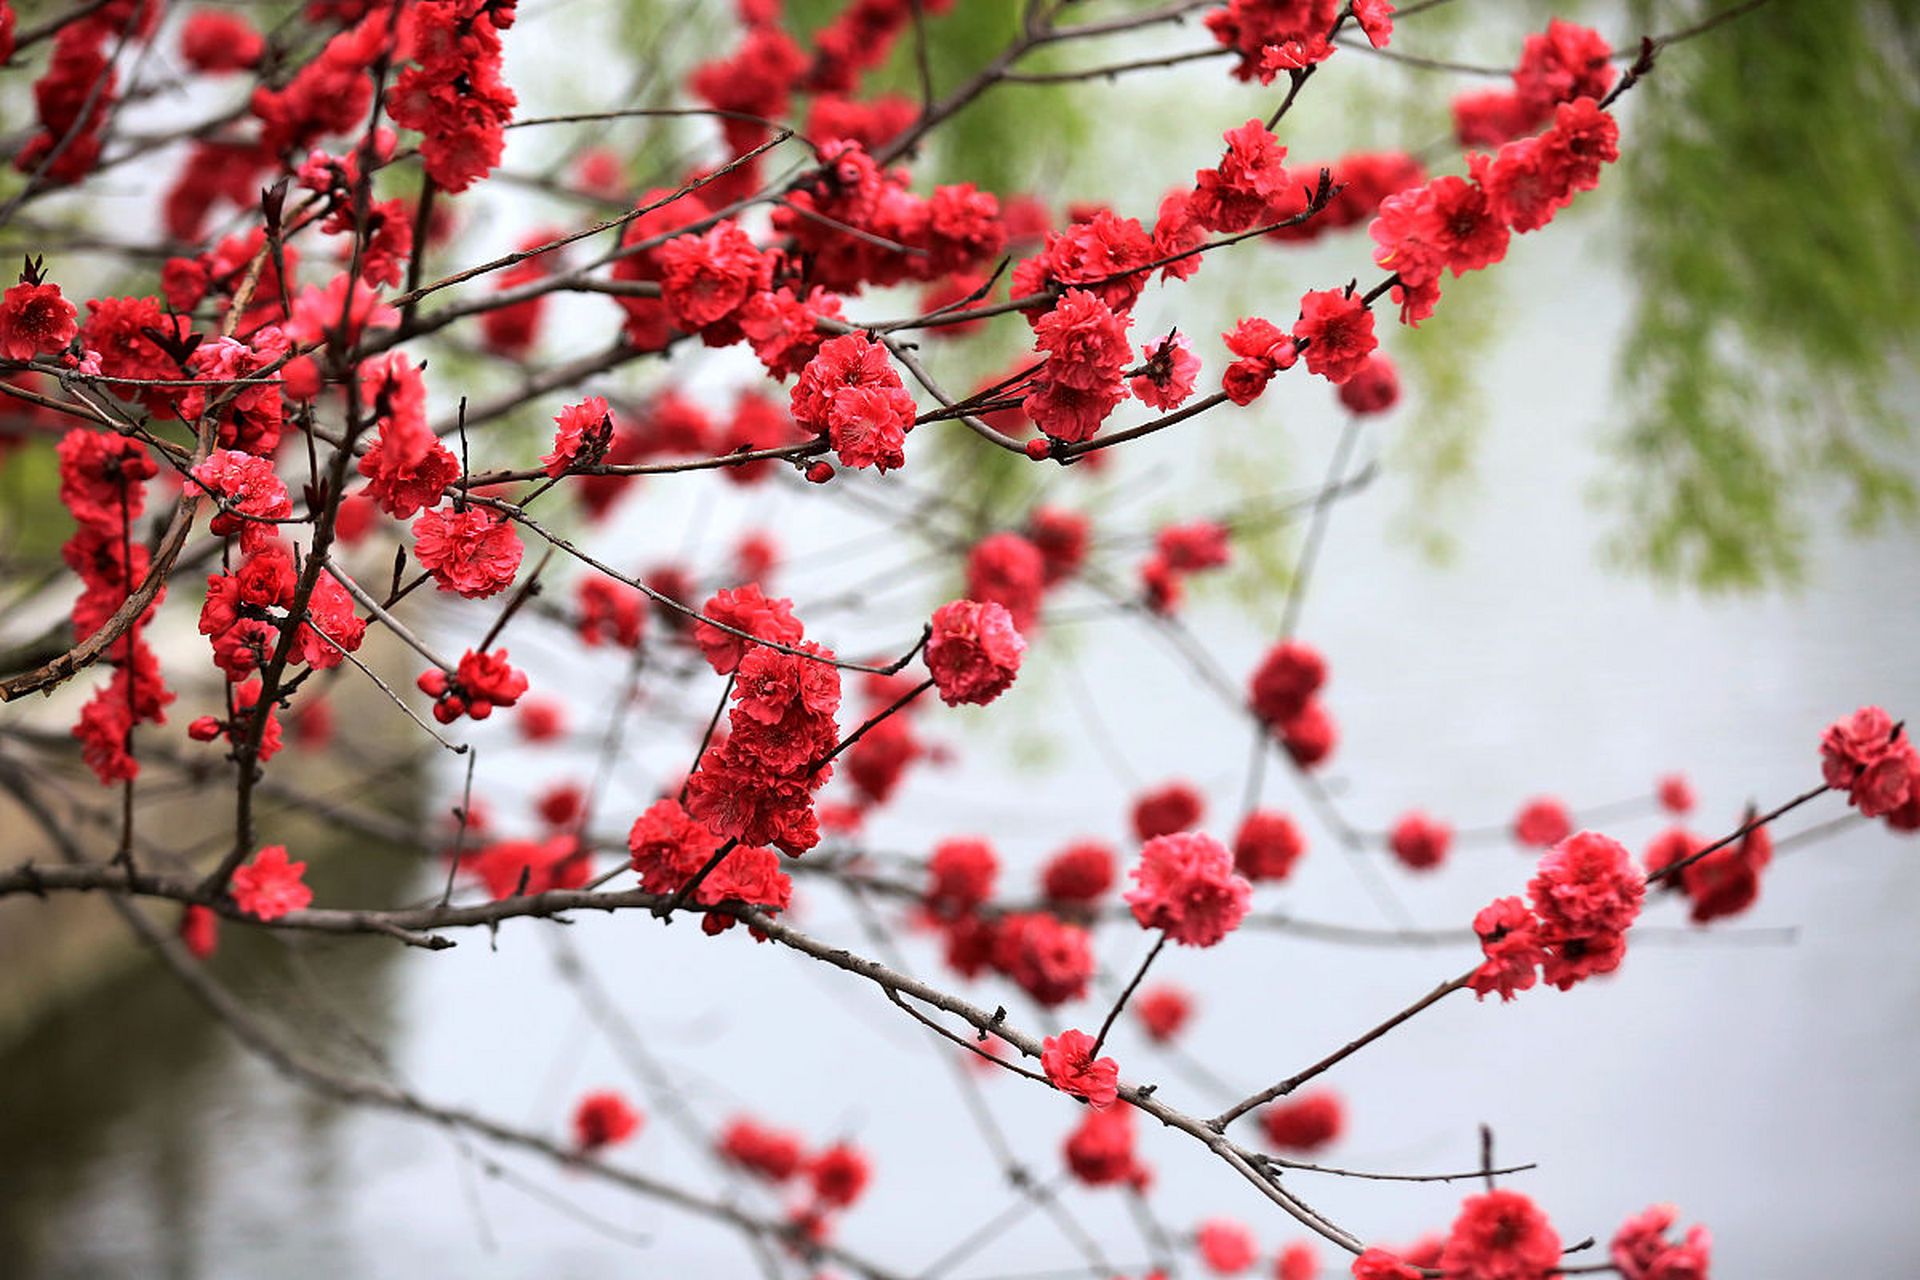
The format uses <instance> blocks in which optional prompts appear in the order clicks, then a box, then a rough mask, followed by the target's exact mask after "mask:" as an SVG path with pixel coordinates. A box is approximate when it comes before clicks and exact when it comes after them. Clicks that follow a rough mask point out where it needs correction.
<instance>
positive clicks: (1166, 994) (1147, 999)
mask: <svg viewBox="0 0 1920 1280" xmlns="http://www.w3.org/2000/svg"><path fill="white" fill-rule="evenodd" d="M1133 1015H1134V1017H1136V1018H1138V1019H1140V1026H1141V1028H1142V1029H1143V1030H1144V1031H1145V1032H1146V1033H1147V1039H1149V1040H1152V1041H1153V1042H1154V1043H1156V1044H1165V1043H1167V1042H1168V1041H1170V1040H1172V1039H1173V1038H1174V1037H1175V1036H1177V1035H1179V1034H1180V1032H1181V1030H1182V1029H1184V1028H1185V1027H1186V1025H1187V1020H1188V1019H1189V1018H1191V1017H1192V1016H1193V997H1192V996H1190V995H1188V994H1187V993H1186V992H1185V991H1184V990H1182V989H1181V988H1179V987H1176V986H1172V985H1168V984H1162V985H1160V986H1157V987H1148V988H1146V989H1145V990H1143V991H1141V993H1140V994H1139V995H1138V996H1136V997H1134V1001H1133Z"/></svg>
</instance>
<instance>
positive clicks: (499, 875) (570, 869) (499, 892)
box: [467, 834, 593, 901]
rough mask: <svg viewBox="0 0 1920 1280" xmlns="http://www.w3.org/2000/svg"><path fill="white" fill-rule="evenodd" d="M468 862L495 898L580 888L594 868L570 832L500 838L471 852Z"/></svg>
mask: <svg viewBox="0 0 1920 1280" xmlns="http://www.w3.org/2000/svg"><path fill="white" fill-rule="evenodd" d="M467 863H468V866H467V869H468V870H470V871H472V872H473V873H474V874H475V875H477V876H479V877H480V880H481V882H482V883H483V884H484V885H486V889H487V896H488V897H491V898H493V899H494V900H495V901H498V900H500V899H502V898H511V897H514V896H516V895H518V894H523V893H546V892H549V891H550V890H554V889H578V888H580V887H581V886H583V885H585V884H586V883H587V878H588V876H589V875H591V874H592V871H593V868H592V865H591V863H590V862H589V861H588V858H587V851H586V850H585V849H584V848H582V847H581V845H580V841H579V840H578V839H577V838H576V837H574V836H571V835H566V834H561V835H552V836H548V837H547V838H546V839H544V840H501V841H497V842H496V843H494V844H490V845H488V846H487V847H486V848H484V849H482V850H480V851H479V852H478V853H475V854H471V855H469V856H468V858H467Z"/></svg>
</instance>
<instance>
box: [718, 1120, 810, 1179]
mask: <svg viewBox="0 0 1920 1280" xmlns="http://www.w3.org/2000/svg"><path fill="white" fill-rule="evenodd" d="M715 1145H716V1147H717V1149H718V1150H719V1152H720V1155H721V1156H722V1158H724V1159H725V1160H727V1161H728V1162H729V1163H731V1164H734V1165H736V1166H738V1167H739V1168H741V1169H744V1170H746V1171H747V1172H748V1173H751V1174H753V1175H754V1176H756V1177H760V1178H765V1179H766V1180H767V1181H768V1182H785V1181H787V1180H788V1179H789V1178H791V1177H793V1176H794V1175H795V1174H797V1173H799V1172H800V1169H801V1167H802V1166H803V1165H804V1164H805V1163H806V1159H807V1152H806V1146H805V1144H804V1143H802V1142H801V1140H800V1138H799V1136H798V1135H797V1134H793V1133H789V1132H787V1131H786V1130H784V1129H770V1128H767V1127H765V1126H763V1125H761V1124H759V1123H758V1122H757V1121H755V1120H753V1119H751V1118H749V1117H746V1116H740V1117H736V1118H735V1119H734V1120H732V1121H731V1122H729V1123H728V1125H727V1127H726V1128H725V1129H722V1130H721V1131H720V1136H719V1138H718V1139H717V1140H716V1144H715Z"/></svg>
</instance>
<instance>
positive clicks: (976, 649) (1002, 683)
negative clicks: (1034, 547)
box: [926, 600, 1027, 707]
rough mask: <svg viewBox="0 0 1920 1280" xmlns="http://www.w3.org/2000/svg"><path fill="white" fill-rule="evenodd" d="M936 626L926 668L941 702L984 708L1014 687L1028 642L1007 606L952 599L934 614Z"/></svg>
mask: <svg viewBox="0 0 1920 1280" xmlns="http://www.w3.org/2000/svg"><path fill="white" fill-rule="evenodd" d="M931 625H932V629H931V632H930V633H929V635H928V638H927V645H926V661H927V670H928V671H929V672H931V673H932V675H933V683H934V687H935V688H936V689H937V690H938V691H939V693H940V700H941V701H942V702H944V703H946V704H947V705H948V706H950V707H957V706H959V705H960V704H962V703H971V704H973V705H975V706H985V705H986V704H987V703H989V702H992V701H993V700H994V699H995V698H998V697H999V696H1000V695H1001V694H1002V693H1005V692H1006V691H1007V689H1008V688H1009V687H1010V686H1011V685H1012V684H1013V680H1014V677H1015V676H1016V675H1017V674H1019V671H1020V656H1021V655H1022V654H1023V653H1025V652H1026V649H1027V642H1026V641H1025V640H1024V639H1023V638H1022V637H1021V635H1020V632H1019V631H1018V630H1017V629H1016V628H1015V627H1014V625H1013V615H1012V614H1010V613H1008V612H1007V609H1006V606H1005V605H1002V604H998V603H996V602H993V601H987V602H984V603H983V602H981V601H977V600H950V601H948V602H947V603H946V604H943V605H941V606H940V607H939V608H938V609H935V610H934V611H933V621H932V624H931Z"/></svg>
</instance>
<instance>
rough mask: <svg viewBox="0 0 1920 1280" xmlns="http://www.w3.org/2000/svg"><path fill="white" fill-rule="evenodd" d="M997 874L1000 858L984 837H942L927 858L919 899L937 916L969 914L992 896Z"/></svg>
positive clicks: (949, 916) (949, 917)
mask: <svg viewBox="0 0 1920 1280" xmlns="http://www.w3.org/2000/svg"><path fill="white" fill-rule="evenodd" d="M999 874H1000V859H999V857H998V856H997V855H996V854H995V853H994V851H993V846H992V845H990V844H988V843H987V842H986V841H985V840H975V839H966V838H955V839H949V840H942V841H941V842H940V843H939V844H937V845H935V846H934V849H933V853H932V854H931V855H930V856H929V857H928V858H927V876H928V882H927V890H926V896H925V898H924V899H923V901H924V902H925V904H926V907H927V910H929V911H931V912H932V913H933V914H934V915H935V916H937V917H940V918H945V919H951V918H954V917H958V916H965V915H970V914H972V913H973V912H974V911H976V910H978V909H979V908H980V907H981V906H983V905H984V904H985V903H986V901H987V900H988V899H989V898H991V897H992V896H993V883H994V880H995V879H996V878H997V877H998V876H999Z"/></svg>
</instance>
